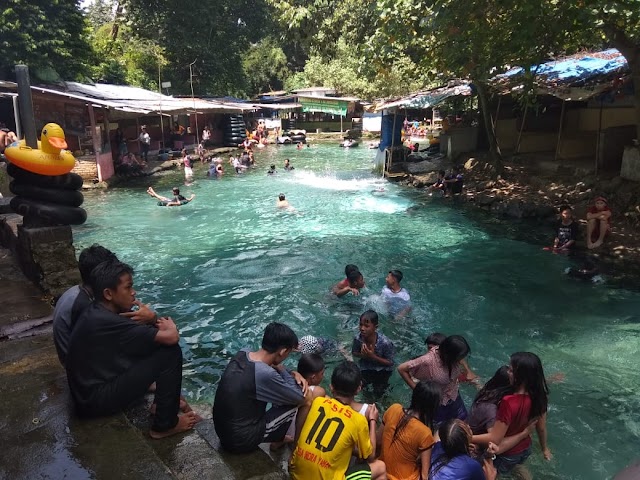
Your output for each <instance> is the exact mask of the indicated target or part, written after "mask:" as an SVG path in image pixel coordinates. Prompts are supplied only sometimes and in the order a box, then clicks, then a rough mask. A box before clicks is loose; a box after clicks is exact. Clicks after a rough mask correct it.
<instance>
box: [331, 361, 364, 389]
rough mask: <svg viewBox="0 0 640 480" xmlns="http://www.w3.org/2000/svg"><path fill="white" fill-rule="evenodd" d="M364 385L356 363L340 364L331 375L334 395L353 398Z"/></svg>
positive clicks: (345, 362)
mask: <svg viewBox="0 0 640 480" xmlns="http://www.w3.org/2000/svg"><path fill="white" fill-rule="evenodd" d="M361 385H362V373H360V368H358V365H356V364H355V363H354V362H349V361H347V360H345V361H343V362H342V363H340V364H338V366H337V367H336V368H335V369H334V370H333V374H331V386H332V387H333V392H334V395H340V396H343V397H353V396H355V394H356V393H357V392H358V388H360V386H361Z"/></svg>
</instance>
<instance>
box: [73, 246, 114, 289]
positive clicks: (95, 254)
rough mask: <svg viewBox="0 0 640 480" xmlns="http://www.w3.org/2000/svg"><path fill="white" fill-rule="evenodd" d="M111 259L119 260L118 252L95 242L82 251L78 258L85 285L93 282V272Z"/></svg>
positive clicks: (81, 276)
mask: <svg viewBox="0 0 640 480" xmlns="http://www.w3.org/2000/svg"><path fill="white" fill-rule="evenodd" d="M109 260H118V257H116V254H115V253H113V252H112V251H111V250H109V249H106V248H104V247H103V246H102V245H98V244H97V243H94V244H93V245H91V246H90V247H87V248H85V249H84V250H82V252H80V257H79V258H78V269H79V270H80V278H82V283H84V284H85V285H90V284H91V272H92V270H93V269H94V268H96V267H97V266H98V265H100V264H101V263H102V262H106V261H109Z"/></svg>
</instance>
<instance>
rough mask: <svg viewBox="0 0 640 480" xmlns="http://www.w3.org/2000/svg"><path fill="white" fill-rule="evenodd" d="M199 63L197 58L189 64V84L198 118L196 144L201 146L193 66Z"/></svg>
mask: <svg viewBox="0 0 640 480" xmlns="http://www.w3.org/2000/svg"><path fill="white" fill-rule="evenodd" d="M197 61H198V59H197V58H196V59H195V60H194V61H193V62H191V63H190V64H189V83H191V100H193V114H194V115H195V116H196V143H197V144H200V131H199V129H198V110H197V109H196V98H195V97H194V96H193V66H194V65H195V63H196V62H197Z"/></svg>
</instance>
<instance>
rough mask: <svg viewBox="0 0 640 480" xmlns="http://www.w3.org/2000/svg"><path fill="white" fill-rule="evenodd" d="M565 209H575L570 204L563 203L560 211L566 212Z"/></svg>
mask: <svg viewBox="0 0 640 480" xmlns="http://www.w3.org/2000/svg"><path fill="white" fill-rule="evenodd" d="M565 210H569V211H573V208H571V207H570V206H569V205H561V206H560V213H562V212H564V211H565Z"/></svg>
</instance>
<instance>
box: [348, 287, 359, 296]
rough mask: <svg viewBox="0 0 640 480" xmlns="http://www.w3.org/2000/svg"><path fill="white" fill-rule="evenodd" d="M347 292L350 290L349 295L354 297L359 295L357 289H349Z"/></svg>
mask: <svg viewBox="0 0 640 480" xmlns="http://www.w3.org/2000/svg"><path fill="white" fill-rule="evenodd" d="M349 290H350V291H351V293H352V294H353V295H355V296H358V295H360V290H358V289H357V288H352V287H349Z"/></svg>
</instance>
